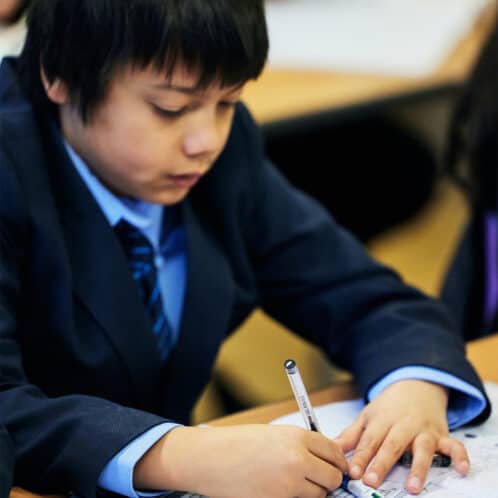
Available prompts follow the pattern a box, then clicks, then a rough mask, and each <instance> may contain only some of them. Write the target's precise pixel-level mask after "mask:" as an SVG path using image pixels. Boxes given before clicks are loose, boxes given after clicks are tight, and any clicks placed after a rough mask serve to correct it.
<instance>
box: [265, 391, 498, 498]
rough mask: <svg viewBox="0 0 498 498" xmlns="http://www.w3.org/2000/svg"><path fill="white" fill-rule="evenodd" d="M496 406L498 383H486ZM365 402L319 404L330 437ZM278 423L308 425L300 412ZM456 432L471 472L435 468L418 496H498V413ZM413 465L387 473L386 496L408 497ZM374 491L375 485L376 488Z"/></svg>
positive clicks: (344, 496)
mask: <svg viewBox="0 0 498 498" xmlns="http://www.w3.org/2000/svg"><path fill="white" fill-rule="evenodd" d="M485 388H486V392H487V394H488V396H489V399H490V401H491V403H492V405H493V406H495V407H496V406H498V384H494V383H492V382H487V383H485ZM363 406H364V403H363V401H362V400H360V399H357V400H353V401H345V402H340V403H330V404H328V405H324V406H320V407H317V408H315V414H316V416H317V418H318V421H319V423H320V428H321V430H322V432H323V433H324V434H326V435H327V436H329V437H332V438H333V437H335V436H337V435H338V434H339V433H340V432H341V431H342V430H343V429H345V428H346V427H347V426H348V425H349V424H350V423H351V422H352V421H353V420H354V418H355V417H356V415H357V414H358V413H359V412H360V410H361V409H362V407H363ZM272 423H274V424H291V425H298V426H300V427H304V422H303V420H302V415H301V413H300V412H295V413H291V414H289V415H286V416H284V417H280V418H278V419H276V420H274V421H273V422H272ZM452 435H453V436H454V437H456V438H457V439H460V440H461V441H462V442H464V444H465V446H466V448H467V451H468V452H469V456H470V461H471V470H470V473H469V474H468V475H467V476H465V477H462V476H461V475H460V474H458V472H456V470H454V469H453V468H452V467H449V468H434V467H433V468H431V469H430V471H429V476H428V479H427V483H426V485H425V488H424V490H423V491H422V493H420V494H419V495H418V496H424V497H427V498H480V497H482V498H492V497H498V471H497V469H498V413H493V414H492V416H491V417H490V418H489V419H488V420H487V421H486V422H485V423H484V424H482V425H480V426H477V427H472V428H464V429H459V430H456V431H453V432H452ZM408 472H409V469H408V468H405V467H403V466H401V465H397V466H396V467H395V468H394V469H393V470H392V471H391V473H390V474H389V475H388V476H387V478H386V480H385V481H384V483H383V484H382V485H381V487H380V488H378V490H377V491H378V492H379V493H380V494H381V495H382V496H384V497H385V498H408V497H410V496H412V495H410V494H409V493H408V492H406V491H405V489H404V483H405V481H406V478H407V476H408ZM372 491H374V490H373V488H372ZM351 496H353V495H351V494H350V493H347V492H346V491H342V490H336V491H334V492H332V493H330V494H329V497H334V498H348V497H351Z"/></svg>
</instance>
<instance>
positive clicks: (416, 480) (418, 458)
mask: <svg viewBox="0 0 498 498" xmlns="http://www.w3.org/2000/svg"><path fill="white" fill-rule="evenodd" d="M436 449H437V441H436V439H435V438H434V437H433V436H430V435H429V434H420V435H418V436H417V437H416V438H415V439H414V441H413V444H412V454H413V461H412V467H411V469H410V473H409V475H408V478H407V479H406V483H405V488H406V490H407V491H408V492H409V493H413V494H418V493H420V491H422V489H423V487H424V484H425V481H426V479H427V473H428V472H429V469H430V467H431V464H432V458H433V457H434V453H435V451H436Z"/></svg>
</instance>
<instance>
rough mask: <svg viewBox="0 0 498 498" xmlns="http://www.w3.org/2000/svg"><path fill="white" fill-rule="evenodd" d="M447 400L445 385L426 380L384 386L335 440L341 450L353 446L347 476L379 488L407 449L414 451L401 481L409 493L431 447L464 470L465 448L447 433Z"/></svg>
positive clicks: (416, 487) (421, 479)
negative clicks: (407, 474)
mask: <svg viewBox="0 0 498 498" xmlns="http://www.w3.org/2000/svg"><path fill="white" fill-rule="evenodd" d="M447 404H448V391H447V389H446V388H444V387H441V386H438V385H436V384H432V383H430V382H425V381H420V380H404V381H399V382H396V383H394V384H392V385H391V386H389V387H388V388H386V389H385V390H384V391H383V392H382V393H381V394H380V395H379V396H378V397H377V398H376V399H375V400H374V401H372V402H371V403H369V404H368V405H367V406H366V407H365V408H364V409H363V410H362V412H361V413H360V415H359V416H358V418H357V419H356V420H355V422H354V423H353V424H352V425H351V426H349V427H348V428H347V429H345V430H344V431H343V432H342V433H341V434H340V435H339V436H338V437H337V438H336V439H335V442H336V443H338V444H339V445H340V446H341V447H342V449H343V451H344V452H345V453H346V452H349V451H351V450H354V454H353V456H352V458H351V461H350V462H349V474H350V476H351V477H352V478H353V479H360V478H362V477H363V480H364V482H365V484H368V485H369V486H373V487H378V486H379V485H380V484H381V483H382V481H383V480H384V478H385V477H386V475H387V473H388V472H389V471H390V470H391V468H392V467H393V466H394V464H395V463H396V462H397V461H398V459H399V458H400V457H401V455H402V454H403V452H404V451H405V450H407V449H411V451H412V453H413V464H412V467H411V471H410V474H409V476H408V478H407V481H406V484H405V487H406V490H407V491H408V492H410V493H414V494H417V493H420V491H422V489H423V486H424V483H425V480H426V477H427V472H428V470H429V468H430V466H431V463H432V458H433V455H434V453H435V452H438V453H441V454H444V455H448V456H450V457H451V459H452V462H453V465H454V467H455V468H456V470H457V471H458V472H460V473H461V474H467V473H468V471H469V468H470V463H469V457H468V455H467V451H466V450H465V447H464V446H463V444H462V443H461V442H460V441H457V440H456V439H453V438H451V437H449V435H448V424H447V420H446V408H447ZM367 467H368V468H367ZM365 470H366V472H365Z"/></svg>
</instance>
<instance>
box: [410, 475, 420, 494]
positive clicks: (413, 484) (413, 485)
mask: <svg viewBox="0 0 498 498" xmlns="http://www.w3.org/2000/svg"><path fill="white" fill-rule="evenodd" d="M420 484H421V483H420V479H419V478H418V477H417V476H412V477H410V479H408V487H409V488H410V489H413V490H415V491H418V489H419V488H420Z"/></svg>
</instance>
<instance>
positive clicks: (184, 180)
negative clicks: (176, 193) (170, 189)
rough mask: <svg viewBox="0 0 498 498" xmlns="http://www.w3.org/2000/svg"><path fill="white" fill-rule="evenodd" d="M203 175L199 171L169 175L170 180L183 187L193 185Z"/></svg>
mask: <svg viewBox="0 0 498 498" xmlns="http://www.w3.org/2000/svg"><path fill="white" fill-rule="evenodd" d="M201 177H202V175H200V174H198V173H194V174H190V175H168V180H170V181H171V182H172V183H174V184H175V185H176V186H178V187H181V188H189V187H193V186H194V185H195V184H196V183H197V182H198V181H199V180H200V178H201Z"/></svg>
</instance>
